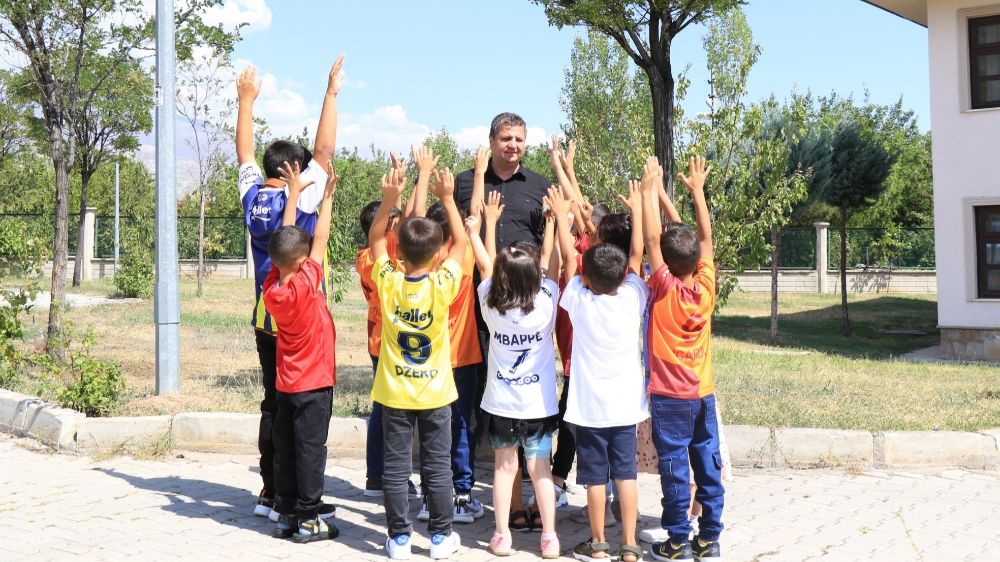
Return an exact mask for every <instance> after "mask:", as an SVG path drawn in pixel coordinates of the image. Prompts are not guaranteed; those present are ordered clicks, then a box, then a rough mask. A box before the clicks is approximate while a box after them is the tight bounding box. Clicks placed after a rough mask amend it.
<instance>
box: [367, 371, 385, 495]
mask: <svg viewBox="0 0 1000 562" xmlns="http://www.w3.org/2000/svg"><path fill="white" fill-rule="evenodd" d="M371 358H372V375H374V374H375V373H376V372H378V357H376V356H374V355H372V356H371ZM384 439H385V436H384V433H383V431H382V405H381V404H379V403H378V402H372V413H371V414H369V415H368V438H367V440H366V441H365V466H366V467H367V471H366V473H365V476H366V477H368V478H374V479H377V480H381V479H382V473H383V472H384V471H385V457H384V456H383V451H382V441H383V440H384Z"/></svg>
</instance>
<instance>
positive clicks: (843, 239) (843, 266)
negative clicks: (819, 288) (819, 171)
mask: <svg viewBox="0 0 1000 562" xmlns="http://www.w3.org/2000/svg"><path fill="white" fill-rule="evenodd" d="M840 308H841V310H843V313H844V335H845V336H850V335H851V318H850V316H849V315H848V313H847V209H846V208H843V207H842V208H841V209H840Z"/></svg>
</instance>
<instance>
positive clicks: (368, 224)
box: [359, 201, 403, 242]
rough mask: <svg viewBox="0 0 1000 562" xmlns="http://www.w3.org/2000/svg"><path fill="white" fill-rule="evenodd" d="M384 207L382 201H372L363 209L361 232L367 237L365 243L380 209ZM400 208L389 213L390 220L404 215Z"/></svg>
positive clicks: (394, 208)
mask: <svg viewBox="0 0 1000 562" xmlns="http://www.w3.org/2000/svg"><path fill="white" fill-rule="evenodd" d="M381 205H382V202H381V201H372V202H371V203H369V204H367V205H365V206H364V208H363V209H361V217H360V219H359V220H360V221H361V232H363V233H364V235H365V241H366V242H367V241H368V233H369V232H370V231H371V229H372V223H373V222H375V215H376V214H377V213H378V208H379V207H380V206H381ZM402 214H403V213H401V212H400V211H399V209H398V208H396V207H393V208H392V211H390V212H389V220H390V221H392V219H396V218H399V217H400V215H402Z"/></svg>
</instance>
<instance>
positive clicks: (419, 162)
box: [410, 145, 441, 175]
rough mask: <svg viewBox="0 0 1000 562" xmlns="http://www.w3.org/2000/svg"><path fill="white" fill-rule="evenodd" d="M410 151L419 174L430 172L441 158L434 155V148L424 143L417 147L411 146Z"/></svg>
mask: <svg viewBox="0 0 1000 562" xmlns="http://www.w3.org/2000/svg"><path fill="white" fill-rule="evenodd" d="M410 153H411V154H412V155H413V163H414V164H415V165H416V166H417V174H419V175H425V174H430V173H431V171H432V170H434V168H436V167H437V164H438V160H440V159H441V157H440V156H434V149H433V148H431V147H429V146H426V145H425V146H421V147H420V148H417V149H414V148H413V147H412V146H411V147H410Z"/></svg>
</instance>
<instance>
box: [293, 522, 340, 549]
mask: <svg viewBox="0 0 1000 562" xmlns="http://www.w3.org/2000/svg"><path fill="white" fill-rule="evenodd" d="M338 536H340V529H338V528H337V524H336V523H334V522H333V521H331V520H325V519H321V518H320V517H319V516H317V517H314V518H312V519H306V520H303V521H299V527H298V530H297V531H296V532H295V534H294V535H292V541H294V542H296V543H299V544H305V543H310V542H315V541H325V540H333V539H335V538H337V537H338Z"/></svg>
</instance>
